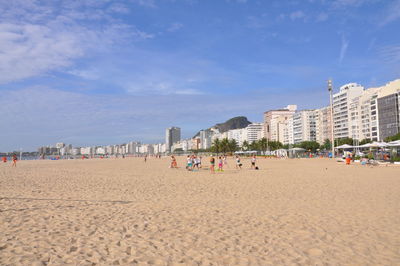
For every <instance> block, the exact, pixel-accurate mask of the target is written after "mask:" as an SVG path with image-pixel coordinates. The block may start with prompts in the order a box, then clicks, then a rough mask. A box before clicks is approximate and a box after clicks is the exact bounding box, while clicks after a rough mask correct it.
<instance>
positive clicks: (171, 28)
mask: <svg viewBox="0 0 400 266" xmlns="http://www.w3.org/2000/svg"><path fill="white" fill-rule="evenodd" d="M182 27H183V24H182V23H178V22H175V23H172V24H171V25H170V26H169V28H168V29H167V31H169V32H175V31H178V30H180V29H181V28H182Z"/></svg>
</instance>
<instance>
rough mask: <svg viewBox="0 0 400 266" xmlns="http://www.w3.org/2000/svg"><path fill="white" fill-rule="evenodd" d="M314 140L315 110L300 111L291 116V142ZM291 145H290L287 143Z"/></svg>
mask: <svg viewBox="0 0 400 266" xmlns="http://www.w3.org/2000/svg"><path fill="white" fill-rule="evenodd" d="M315 140H316V122H315V110H302V111H299V112H297V113H295V114H293V142H294V144H298V143H300V142H303V141H315ZM289 144H291V143H289Z"/></svg>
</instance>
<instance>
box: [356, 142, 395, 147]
mask: <svg viewBox="0 0 400 266" xmlns="http://www.w3.org/2000/svg"><path fill="white" fill-rule="evenodd" d="M387 146H390V145H389V144H387V143H386V142H377V141H374V142H372V143H367V144H364V145H361V146H359V147H360V148H383V147H387Z"/></svg>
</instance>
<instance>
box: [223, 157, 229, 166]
mask: <svg viewBox="0 0 400 266" xmlns="http://www.w3.org/2000/svg"><path fill="white" fill-rule="evenodd" d="M222 160H223V161H224V167H228V159H227V158H226V155H224V157H222Z"/></svg>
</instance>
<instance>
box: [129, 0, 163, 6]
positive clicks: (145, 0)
mask: <svg viewBox="0 0 400 266" xmlns="http://www.w3.org/2000/svg"><path fill="white" fill-rule="evenodd" d="M130 1H132V2H133V3H135V4H138V5H141V6H145V7H151V8H155V7H157V5H156V3H155V1H154V0H130Z"/></svg>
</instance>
